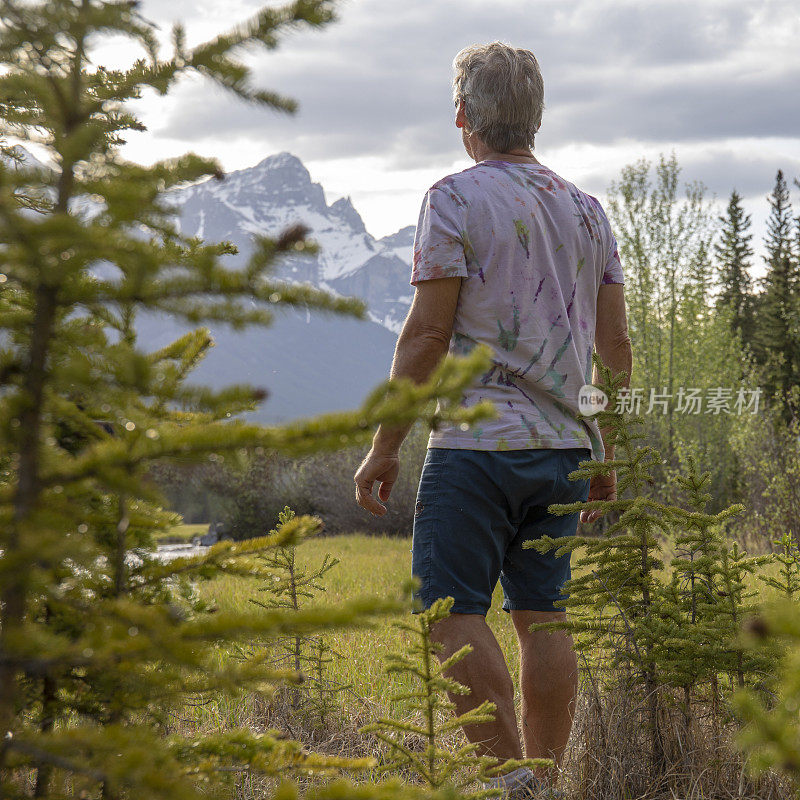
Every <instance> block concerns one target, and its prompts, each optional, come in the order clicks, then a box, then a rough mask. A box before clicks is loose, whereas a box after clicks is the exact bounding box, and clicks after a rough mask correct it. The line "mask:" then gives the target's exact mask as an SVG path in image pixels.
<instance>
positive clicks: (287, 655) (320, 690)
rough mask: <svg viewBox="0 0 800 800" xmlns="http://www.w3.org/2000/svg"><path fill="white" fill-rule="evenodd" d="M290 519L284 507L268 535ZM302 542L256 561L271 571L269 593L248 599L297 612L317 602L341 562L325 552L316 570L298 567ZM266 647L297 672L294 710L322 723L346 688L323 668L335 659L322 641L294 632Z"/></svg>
mask: <svg viewBox="0 0 800 800" xmlns="http://www.w3.org/2000/svg"><path fill="white" fill-rule="evenodd" d="M294 518H295V513H294V511H292V509H291V508H289V506H286V507H284V509H283V511H281V512H280V514H279V515H278V524H277V526H276V527H275V528H274V529H273V530H272V531H270V533H271V534H277V533H278V532H279V531H281V530H282V529H283V527H284V526H285V525H288V524H289V523H290V522H291V521H292V520H293V519H294ZM301 542H302V539H296V540H294V541H292V542H291V543H287V544H285V545H283V546H281V547H276V548H274V549H273V550H271V551H270V552H269V553H267V554H265V555H264V556H261V557H260V559H259V560H260V561H261V562H262V563H263V565H264V567H265V568H266V570H267V571H268V572H269V578H268V579H267V581H266V582H265V585H264V586H262V587H261V588H260V589H259V591H260V592H262V593H264V594H267V595H268V599H267V600H257V599H255V598H251V600H250V602H251V603H254V604H255V605H257V606H259V607H260V608H266V609H274V608H284V609H287V610H289V611H300V610H301V608H304V607H305V605H306V601H308V600H314V599H316V598H317V596H318V595H319V594H320V593H322V592H324V591H325V586H324V584H323V582H322V579H323V577H324V576H325V575H326V574H327V573H328V572H329V571H330V570H331V569H333V568H334V567H335V566H336V565H337V564H338V563H339V560H338V559H337V558H333V557H331V555H330V553H326V554H325V555H324V557H323V559H322V562H321V563H320V564H318V565H317V566H315V567H313V568H305V567H302V566H301V565H300V564H299V563H298V561H297V547H298V545H299V544H300V543H301ZM269 645H270V647H271V648H272V650H273V653H274V652H276V651H278V652H280V653H281V655H280V656H278V657H277V658H273V664H274V665H275V666H276V667H284V666H285V665H286V664H287V662H288V665H289V668H290V669H291V670H293V671H294V673H295V674H294V676H293V685H292V687H291V691H290V706H291V709H292V711H294V712H297V711H299V710H300V709H301V706H302V705H303V704H304V701H306V702H305V705H308V706H310V707H311V710H313V711H314V712H315V713H316V715H317V717H318V719H319V720H323V719H324V717H326V716H327V714H328V713H329V712H330V711H331V708H332V706H331V704H332V701H333V696H334V695H335V694H336V693H337V692H340V691H342V690H343V689H344V688H346V687H345V686H334V685H333V684H332V683H331V681H329V680H328V679H327V677H326V674H325V673H326V667H327V665H328V664H329V663H330V662H331V661H332V660H333V659H332V657H331V649H330V647H329V646H328V645H327V643H326V642H325V639H324V637H323V636H319V635H318V636H301V635H299V634H298V635H295V636H291V637H287V638H279V639H277V640H274V641H272V642H270V643H269ZM300 681H302V684H301V683H300Z"/></svg>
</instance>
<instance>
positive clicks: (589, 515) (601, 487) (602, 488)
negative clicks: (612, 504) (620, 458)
mask: <svg viewBox="0 0 800 800" xmlns="http://www.w3.org/2000/svg"><path fill="white" fill-rule="evenodd" d="M588 499H589V500H616V499H617V473H616V470H615V471H613V472H611V473H609V474H608V475H595V477H594V478H592V479H591V481H590V482H589V498H588ZM603 513H604V512H602V511H601V510H600V509H599V508H595V509H593V510H592V511H581V522H594V521H595V520H596V519H600V517H602V516H603Z"/></svg>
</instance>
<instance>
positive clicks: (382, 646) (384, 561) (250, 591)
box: [182, 526, 771, 701]
mask: <svg viewBox="0 0 800 800" xmlns="http://www.w3.org/2000/svg"><path fill="white" fill-rule="evenodd" d="M182 527H184V528H186V527H189V526H182ZM326 553H330V554H331V556H333V557H334V558H336V559H338V560H339V563H338V564H337V565H336V566H334V567H333V569H331V570H330V571H329V572H328V573H327V574H326V575H325V577H324V578H323V583H324V585H325V587H326V591H325V592H324V594H323V595H321V596H320V598H319V601H318V602H320V603H334V604H337V603H343V602H346V601H347V600H351V599H353V598H355V597H358V596H364V595H368V596H372V597H378V598H386V597H392V596H394V597H396V596H397V594H398V592H399V591H400V590H401V587H402V585H403V582H404V581H407V580H408V578H409V577H410V575H411V539H410V538H397V537H392V538H390V537H383V536H365V535H361V534H350V535H343V536H331V537H312V538H310V539H308V540H307V541H305V542H303V543H302V544H301V545H300V546H299V547H298V551H297V561H298V564H299V565H300V566H307V567H313V566H315V565H317V564H320V563H321V562H322V559H323V558H324V556H325V554H326ZM577 555H578V553H577V552H576V553H575V554H574V555H573V563H575V561H576V559H577ZM665 556H666V558H669V556H668V555H667V554H665ZM751 583H752V585H753V586H754V588H757V589H759V590H760V593H761V594H762V596H766V595H767V594H771V591H770V590H764V589H763V587H762V586H761V584H760V583H758V582H756V581H755V579H754V578H751ZM261 586H262V583H261V582H259V581H257V580H253V579H249V578H238V577H225V578H221V579H216V580H213V581H210V582H207V583H201V584H199V586H198V591H199V593H200V595H201V597H202V598H203V599H205V600H213V601H214V603H215V604H216V605H217V606H218V607H219V608H220V609H221V610H226V609H230V610H243V609H246V607H247V605H248V604H250V601H251V599H253V598H255V599H259V597H260V596H263V595H261V593H260V591H259V589H260V587H261ZM502 599H503V596H502V590H501V588H500V586H499V584H498V586H497V587H496V588H495V594H494V598H493V603H492V608H491V609H490V611H489V614H488V615H487V621H488V623H489V625H490V626H491V628H492V630H493V631H494V632H495V635H496V636H497V639H498V641H499V643H500V645H501V647H502V648H503V651H504V652H505V654H506V660H507V662H508V664H509V669H510V671H511V673H512V676H513V677H514V679H515V681H516V679H517V674H518V664H517V645H516V637H515V635H514V630H513V626H512V624H511V620H510V617H509V615H508V614H507V613H505V612H504V611H503V610H502V609H501V604H502ZM409 607H410V605H409ZM398 618H399V617H395V618H394V619H398ZM392 621H393V619H392V618H391V617H388V618H386V620H385V621H383V622H381V623H379V624H377V625H375V626H374V627H372V628H369V629H358V630H342V631H335V632H333V633H331V634H330V638H329V641H330V644H331V646H332V647H333V649H334V650H335V651H337V652H338V653H339V658H337V659H335V661H334V664H333V665H332V677H333V678H334V679H335V680H337V681H340V682H342V683H349V684H352V686H353V691H354V692H356V693H357V694H358V695H359V696H360V697H362V698H364V699H366V700H372V701H377V700H378V698H380V697H382V696H385V694H386V692H387V689H388V685H387V682H388V679H387V677H386V676H385V674H384V672H383V664H384V655H385V653H386V652H387V651H388V650H391V649H398V648H401V647H402V643H403V639H402V637H403V636H404V635H405V634H403V633H402V632H401V631H398V630H397V629H396V628H395V627H393V626H392V625H391V622H392Z"/></svg>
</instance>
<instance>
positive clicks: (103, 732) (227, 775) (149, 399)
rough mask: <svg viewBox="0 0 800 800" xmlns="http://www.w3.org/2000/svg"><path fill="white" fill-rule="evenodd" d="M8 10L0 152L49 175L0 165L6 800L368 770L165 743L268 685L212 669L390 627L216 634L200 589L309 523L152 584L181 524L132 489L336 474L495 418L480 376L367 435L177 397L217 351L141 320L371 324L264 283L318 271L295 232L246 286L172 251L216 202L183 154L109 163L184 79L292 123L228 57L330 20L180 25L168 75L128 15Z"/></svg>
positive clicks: (387, 409)
mask: <svg viewBox="0 0 800 800" xmlns="http://www.w3.org/2000/svg"><path fill="white" fill-rule="evenodd" d="M0 7H2V12H3V26H2V28H0V63H1V64H2V69H1V70H0V118H2V128H1V129H0V133H2V134H3V135H6V136H13V137H15V138H16V139H17V140H20V141H23V142H34V143H35V144H36V145H37V146H38V147H39V148H40V150H41V152H43V153H44V154H45V155H46V156H47V160H48V164H47V165H45V166H36V165H33V164H31V163H29V162H27V161H24V160H22V161H21V160H20V157H19V156H20V151H19V150H15V151H14V150H12V148H11V147H10V146H7V145H5V146H4V153H5V154H6V155H7V156H9V157H11V162H10V163H9V162H5V161H3V162H2V163H0V242H2V251H3V266H2V275H0V328H2V333H1V335H0V445H1V446H0V453H2V456H0V468H1V469H2V471H1V472H0V477H1V478H2V483H0V516H1V517H2V520H3V524H2V526H0V550H1V551H2V564H1V565H0V603H1V604H2V609H3V619H2V627H1V628H0V730H1V731H3V741H2V745H0V795H2V796H21V795H22V794H24V790H23V788H22V787H23V785H24V784H25V783H26V782H27V781H30V782H32V784H33V786H34V789H33V792H34V795H35V796H37V797H49V796H53V797H62V796H64V795H65V794H70V795H72V796H81V794H82V793H85V795H86V796H98V795H101V796H102V797H103V798H104V800H112V799H113V798H118V797H119V798H121V797H123V796H125V797H128V796H136V797H149V798H160V797H163V798H171V799H175V800H182V798H201V797H209V796H215V797H218V796H229V795H230V792H231V790H232V783H233V781H234V779H235V776H236V775H239V774H243V773H249V772H261V773H265V774H269V775H276V776H278V775H280V776H285V777H287V776H288V777H290V776H292V775H294V774H298V773H303V772H304V771H319V770H322V771H323V772H326V771H327V772H330V771H333V770H336V769H338V768H340V767H342V766H345V765H346V766H350V767H354V768H355V767H358V766H359V765H360V766H365V765H366V764H368V763H370V762H369V760H368V759H367V760H355V761H353V760H347V759H339V758H335V757H327V756H320V755H317V754H314V753H308V752H306V751H304V750H303V748H302V745H301V744H300V743H298V742H293V741H291V740H289V739H287V738H286V736H285V735H284V734H283V733H282V732H278V731H267V732H264V733H257V732H254V731H250V730H244V729H234V730H222V731H218V732H215V733H213V734H210V735H206V734H202V733H195V732H181V731H180V729H176V727H175V725H174V721H175V720H176V719H178V718H179V717H180V712H181V710H182V708H183V706H184V705H185V703H186V702H187V701H188V700H189V699H191V700H193V701H195V702H202V700H203V699H204V698H208V697H214V696H218V695H220V694H236V693H238V692H241V691H243V690H247V689H251V690H254V689H255V688H257V687H258V688H263V687H264V686H265V685H270V684H274V683H275V682H276V681H280V680H281V678H282V675H281V674H280V673H278V672H277V671H276V670H274V669H273V668H272V667H270V666H269V665H268V664H264V663H263V660H261V659H259V658H257V657H256V658H252V659H248V660H245V661H243V662H241V663H238V664H233V663H231V662H227V663H224V664H220V663H219V661H218V660H217V659H216V657H215V654H216V653H217V652H218V650H219V649H220V648H232V647H233V646H235V645H237V644H239V643H241V641H242V640H245V641H253V640H264V639H267V638H274V637H279V636H289V637H291V636H297V635H307V634H310V633H319V632H321V631H324V630H326V629H329V628H331V627H336V626H342V625H356V624H366V623H367V622H368V621H369V620H370V619H374V618H375V616H376V615H381V614H384V613H388V612H390V611H396V610H397V609H398V608H400V607H401V604H400V601H399V600H397V601H396V600H394V599H391V598H390V599H375V598H357V599H354V600H353V601H351V602H349V603H347V604H344V605H342V606H338V607H329V608H314V609H307V610H300V611H297V612H295V611H289V610H287V609H282V608H275V609H257V610H252V611H247V612H229V613H228V612H226V613H221V612H217V613H214V614H211V613H208V611H209V609H207V608H206V607H204V605H203V604H202V603H199V602H197V601H196V599H195V597H194V595H193V593H192V588H191V583H192V582H196V581H197V580H202V579H206V578H211V577H214V576H218V575H220V574H222V573H230V574H233V575H243V574H246V575H253V576H256V577H259V576H260V577H264V578H266V577H267V574H268V573H267V571H266V570H265V569H264V567H263V564H261V563H260V562H259V560H258V558H257V556H259V555H262V554H264V553H265V552H269V551H270V550H271V549H272V548H275V547H280V546H286V545H288V544H289V543H290V542H291V541H293V539H294V537H302V536H303V535H304V534H305V533H307V532H308V531H309V530H311V529H313V528H315V526H316V525H317V524H318V523H317V521H316V520H314V519H313V518H310V517H298V518H296V519H293V520H291V521H289V522H287V524H286V525H284V526H283V527H282V528H281V530H280V532H279V533H277V534H273V535H271V536H269V535H268V536H260V537H257V538H255V539H252V540H249V541H246V542H241V543H237V544H233V543H229V542H223V543H220V544H218V545H216V546H215V547H213V548H211V549H210V550H209V551H208V552H207V553H205V554H204V555H202V556H198V557H194V558H190V559H178V560H176V561H172V562H169V563H166V564H165V563H160V562H158V561H156V560H154V559H152V558H151V557H149V555H148V552H149V551H150V550H152V547H153V536H152V534H153V532H154V531H158V530H162V529H164V528H167V527H169V526H170V525H172V524H173V523H174V515H171V514H168V513H165V512H164V511H163V510H162V508H161V506H162V498H161V496H160V495H159V494H158V492H156V491H155V490H154V489H153V487H152V485H151V484H150V483H149V482H148V480H147V470H148V468H149V467H150V466H151V465H153V464H155V463H157V462H162V461H167V462H192V461H201V460H203V459H207V458H211V457H217V456H219V455H222V454H224V455H226V456H227V457H229V458H233V459H235V458H236V457H237V454H239V453H242V452H244V453H245V454H247V453H250V452H252V451H257V450H259V449H261V450H277V451H281V452H286V453H295V454H299V453H307V452H314V451H316V450H320V449H329V450H332V449H336V448H339V447H341V446H343V445H347V444H350V445H356V444H359V443H365V442H366V441H368V440H369V439H370V438H371V435H372V432H373V430H374V426H375V425H376V424H378V423H380V422H385V423H387V424H391V425H403V424H406V423H410V422H412V421H413V420H415V419H417V418H421V419H423V420H424V421H425V422H426V424H428V425H431V424H433V425H435V424H438V422H439V421H440V420H442V419H445V418H450V419H453V420H458V421H459V422H460V421H463V422H465V423H470V422H471V421H473V420H475V419H477V418H480V417H481V416H483V415H486V414H487V413H491V412H490V410H488V409H487V408H486V406H483V407H481V408H473V409H468V410H466V409H459V408H457V401H458V399H459V398H460V396H461V392H462V390H463V387H464V386H465V385H466V384H467V383H468V382H469V381H470V380H471V379H472V377H473V376H474V375H476V374H479V373H480V372H481V371H482V370H485V368H486V363H487V356H486V353H485V352H478V351H476V352H475V353H474V354H472V355H471V356H469V357H467V359H466V360H464V361H454V360H446V361H445V362H444V363H443V364H442V365H441V367H440V368H439V369H438V370H437V372H436V374H435V375H434V376H433V377H432V379H431V381H429V382H428V383H426V384H423V385H414V384H413V383H411V382H409V381H394V382H386V383H384V384H382V385H381V386H379V387H377V388H376V389H375V390H374V391H373V392H372V393H371V395H370V396H369V397H368V398H367V400H366V402H365V403H364V405H363V407H362V408H361V409H359V410H358V411H356V412H348V413H337V414H330V415H325V416H323V417H319V418H316V419H313V420H307V421H303V422H299V423H296V424H293V425H288V426H284V427H274V428H263V427H260V426H257V425H251V424H247V423H245V422H243V421H242V420H240V419H239V418H238V417H237V414H238V413H239V412H241V411H243V410H247V409H251V408H253V407H254V405H255V404H256V403H258V402H259V401H260V400H261V399H263V396H264V392H263V390H261V389H259V388H253V387H250V386H232V387H228V388H226V389H223V390H220V391H212V390H210V389H208V388H206V387H202V386H197V385H190V384H188V383H187V382H186V377H187V376H188V374H189V373H190V371H191V370H192V369H193V368H194V366H195V365H196V364H197V363H198V362H199V360H200V359H201V358H202V357H203V354H204V353H205V352H206V351H207V350H208V348H209V347H210V346H211V345H212V344H213V339H212V337H211V334H210V332H209V331H208V330H207V329H204V328H200V329H198V330H195V331H192V332H190V333H187V334H186V335H185V336H182V337H181V338H180V339H178V340H177V341H176V342H174V343H172V344H170V345H168V346H166V347H164V348H163V349H161V350H159V351H157V352H149V351H148V350H147V349H146V347H145V346H144V345H142V344H141V343H139V341H138V340H137V337H136V326H135V322H136V315H137V314H138V313H139V312H140V311H141V310H148V311H151V312H153V311H158V312H159V313H163V314H168V315H170V316H172V317H174V318H176V319H178V320H181V321H184V322H189V323H191V324H198V323H203V322H208V323H214V322H216V321H220V320H224V321H225V322H226V323H228V324H231V325H234V326H239V327H242V326H247V325H266V324H268V323H269V321H270V320H271V318H272V309H274V308H280V307H284V306H287V305H288V306H303V307H306V308H309V309H318V310H323V311H328V312H334V313H341V314H354V315H356V316H359V315H361V316H363V314H364V306H363V304H362V303H360V302H359V301H355V300H351V299H346V298H334V297H331V296H330V295H328V294H326V293H324V292H320V291H317V290H314V289H312V288H310V287H308V286H303V285H287V284H283V283H280V282H278V281H276V280H274V279H273V278H272V277H271V271H272V270H273V268H274V266H275V264H276V262H277V260H279V259H280V258H282V257H284V256H286V254H298V253H301V254H302V253H309V254H313V253H314V252H316V251H317V249H318V248H317V245H315V243H314V242H313V241H312V240H311V239H309V238H308V229H307V228H305V227H304V226H302V225H298V226H294V227H292V228H290V229H287V230H285V231H283V232H281V233H280V234H279V235H277V236H275V237H259V238H257V239H256V241H255V246H254V249H253V254H252V256H251V258H250V260H249V261H248V263H247V265H246V266H245V267H244V268H243V269H241V270H237V271H230V270H228V269H226V268H225V267H224V265H223V262H222V256H224V255H225V254H228V253H231V252H233V249H234V248H233V247H232V246H231V245H230V244H229V243H224V242H223V243H204V242H202V241H200V240H198V239H191V238H187V237H185V236H183V235H182V234H181V233H180V230H179V228H178V226H177V225H176V222H175V216H174V209H172V208H171V207H170V205H169V197H168V191H169V189H170V188H172V187H175V186H176V185H178V184H180V183H183V182H186V181H195V180H198V179H200V178H203V177H206V176H209V175H215V176H217V177H218V178H219V179H222V178H223V177H224V176H223V174H222V172H221V169H220V166H219V164H218V163H217V162H216V161H214V160H212V159H206V158H200V157H198V156H195V155H187V156H183V157H179V158H176V159H171V160H168V161H164V162H158V163H156V164H154V165H152V166H150V167H142V166H139V165H136V164H133V163H130V162H126V161H124V160H123V159H122V158H121V156H120V154H119V149H118V146H119V144H120V143H122V142H123V141H124V137H125V135H126V133H127V131H131V130H134V131H135V130H140V129H141V127H142V126H141V123H140V122H139V121H138V119H137V118H136V117H135V116H134V115H133V113H132V112H131V110H130V109H129V108H128V106H127V105H126V103H127V102H128V101H130V100H132V99H135V98H137V97H138V96H139V95H140V94H141V93H142V92H143V91H146V90H147V89H154V90H155V91H157V92H159V93H161V94H166V93H167V92H169V91H170V89H171V88H172V87H173V86H174V84H175V81H176V80H178V79H179V78H180V77H181V76H183V75H185V74H189V73H197V74H199V75H202V76H205V77H206V78H208V79H209V80H211V81H213V82H215V83H217V84H219V85H221V86H222V87H224V88H225V89H227V90H228V91H230V92H232V93H233V94H234V95H235V96H237V97H239V98H241V99H242V100H244V101H249V102H253V103H256V104H259V105H261V106H264V107H266V108H276V109H281V110H285V111H291V110H293V109H294V107H295V104H294V101H291V100H289V99H288V98H284V97H282V96H280V95H278V94H276V93H274V92H268V91H262V90H259V89H256V88H254V87H252V86H251V84H250V73H249V70H248V69H247V68H246V67H245V66H244V65H243V64H242V63H240V62H239V61H238V60H237V57H236V56H237V53H239V52H241V51H242V49H244V48H246V47H251V46H255V45H259V44H263V45H265V46H267V47H274V46H275V44H276V42H277V41H278V38H279V36H280V34H281V33H283V32H284V31H286V30H289V29H292V28H296V27H301V26H303V25H310V26H321V25H324V24H326V23H327V22H329V21H330V20H332V19H333V18H334V17H333V12H332V10H331V4H330V3H329V2H326V0H300V1H299V2H294V3H291V4H289V5H287V6H285V7H281V8H275V7H269V8H266V9H264V10H263V11H261V12H260V13H259V14H258V15H256V17H254V18H253V19H252V20H251V21H249V22H247V23H246V24H243V25H240V26H238V27H236V28H234V29H233V30H231V31H229V32H228V33H226V34H224V35H220V36H218V37H215V38H214V39H212V40H211V41H209V42H206V43H203V44H200V45H198V46H197V47H193V48H189V47H187V45H186V41H185V36H184V31H183V28H182V27H181V26H179V25H178V26H176V27H175V28H174V30H173V35H172V53H171V54H170V55H169V56H167V57H166V58H164V57H162V56H161V55H160V54H159V51H158V47H157V41H156V32H155V28H154V26H153V25H152V24H151V23H149V22H147V21H146V20H144V19H143V18H142V17H141V16H140V15H139V14H138V11H137V8H136V4H135V3H129V2H105V1H104V0H47V1H46V2H44V1H42V2H16V1H15V0H2V3H0ZM115 35H120V36H124V37H128V38H129V39H131V40H133V42H134V43H135V44H137V45H138V46H140V47H141V48H142V50H143V57H142V58H140V59H138V60H136V61H135V62H134V63H133V64H131V66H130V67H129V68H128V69H124V70H110V69H106V68H104V67H102V66H94V63H93V61H92V58H91V48H92V46H93V44H94V43H95V42H96V41H97V40H102V38H103V37H105V36H115ZM100 267H102V269H100ZM439 398H441V399H443V400H444V401H445V403H444V404H443V405H444V406H445V407H446V408H445V409H444V410H443V411H442V412H441V414H437V413H436V411H434V409H433V403H434V401H435V400H437V399H439ZM448 401H449V402H448Z"/></svg>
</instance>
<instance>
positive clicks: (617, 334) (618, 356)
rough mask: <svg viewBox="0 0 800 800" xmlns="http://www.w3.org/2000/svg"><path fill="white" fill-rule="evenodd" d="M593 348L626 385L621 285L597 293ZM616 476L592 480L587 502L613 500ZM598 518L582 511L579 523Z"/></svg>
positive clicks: (628, 353)
mask: <svg viewBox="0 0 800 800" xmlns="http://www.w3.org/2000/svg"><path fill="white" fill-rule="evenodd" d="M594 346H595V350H597V355H599V356H600V360H601V361H602V362H603V363H604V364H605V365H606V366H607V367H609V368H610V369H611V371H612V373H613V374H614V375H616V374H617V373H619V372H623V371H624V372H625V373H626V374H627V378H626V380H625V383H624V386H626V387H627V386H629V385H630V376H631V369H632V368H633V352H632V349H631V340H630V336H628V319H627V315H626V313H625V294H624V284H621V283H604V284H601V285H600V289H599V291H598V293H597V316H596V325H595V335H594ZM597 380H598V375H597V370H596V369H595V370H594V371H593V374H592V381H593V382H594V383H596V382H597ZM608 433H609V431H608V430H602V429H601V431H600V434H601V436H602V437H603V446H604V448H605V460H606V461H612V460H613V458H614V447H613V446H611V445H609V444H608V442H607V437H608ZM616 497H617V476H616V473H612V474H611V475H608V476H604V477H598V478H594V479H592V482H591V485H590V487H589V500H616ZM600 516H601V512H599V511H582V512H581V522H594V521H595V520H596V519H597V518H598V517H600Z"/></svg>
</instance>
